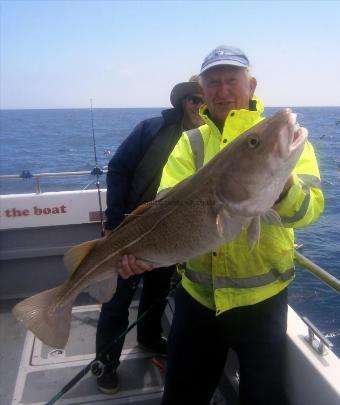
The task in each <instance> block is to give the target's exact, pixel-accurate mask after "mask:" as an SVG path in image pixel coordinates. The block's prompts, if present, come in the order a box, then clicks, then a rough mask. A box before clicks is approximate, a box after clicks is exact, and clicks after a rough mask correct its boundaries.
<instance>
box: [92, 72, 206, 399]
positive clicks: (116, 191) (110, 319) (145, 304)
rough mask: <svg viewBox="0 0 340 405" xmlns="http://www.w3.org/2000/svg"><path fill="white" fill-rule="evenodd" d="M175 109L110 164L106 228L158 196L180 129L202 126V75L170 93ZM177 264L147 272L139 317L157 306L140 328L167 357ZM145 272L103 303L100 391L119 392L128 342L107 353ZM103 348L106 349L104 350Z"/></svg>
mask: <svg viewBox="0 0 340 405" xmlns="http://www.w3.org/2000/svg"><path fill="white" fill-rule="evenodd" d="M170 101H171V104H172V105H173V107H174V108H171V109H167V110H164V111H163V112H162V116H161V117H155V118H151V119H146V120H144V121H142V122H140V123H139V124H138V125H137V126H136V128H135V129H134V130H133V131H132V133H131V134H130V136H129V137H128V138H126V140H125V141H124V142H123V143H122V144H121V145H120V147H119V148H118V150H117V152H116V154H115V156H114V157H113V158H112V159H111V161H110V163H109V170H108V173H107V210H106V217H107V221H106V224H105V226H106V229H107V232H110V231H111V230H112V229H114V228H115V227H116V226H118V225H119V224H120V222H121V221H122V220H123V219H124V217H125V215H126V214H128V213H130V212H131V211H133V210H134V208H136V206H138V205H139V204H142V203H143V202H146V201H149V200H152V199H154V197H155V195H156V192H157V189H158V186H159V182H160V178H161V174H162V169H163V166H164V164H165V163H166V161H167V159H168V156H169V154H170V152H171V151H172V149H173V147H174V146H175V145H176V143H177V141H178V139H179V137H180V136H181V133H182V132H183V131H184V130H190V129H192V128H196V127H198V126H199V125H201V124H203V121H202V119H201V117H200V116H199V114H198V110H199V107H200V106H201V104H202V102H203V99H202V94H201V89H200V86H199V83H198V77H197V76H192V77H191V78H190V80H189V81H188V82H182V83H178V84H176V85H175V86H174V88H173V89H172V91H171V94H170ZM173 270H174V267H173V266H172V267H169V268H163V269H156V270H155V271H153V272H151V273H146V274H145V275H143V276H142V277H143V288H142V292H141V298H140V304H139V310H138V315H139V316H140V315H141V314H143V313H144V312H145V311H146V310H148V309H149V308H150V307H151V306H152V305H153V307H152V310H150V311H148V313H147V315H146V316H144V317H143V318H142V319H141V321H140V322H139V323H138V326H137V340H138V343H139V345H140V347H141V348H143V349H145V350H148V351H151V352H155V353H158V354H160V355H166V339H165V338H164V337H162V336H161V334H162V325H161V317H162V314H163V311H164V308H165V305H166V297H165V296H164V297H163V299H159V298H160V296H161V295H162V294H164V292H165V291H166V290H167V289H168V288H169V286H170V278H171V276H172V273H173ZM140 278H141V276H138V275H136V276H134V277H131V278H129V279H128V280H124V279H123V278H121V277H119V278H118V285H117V290H116V292H115V294H114V296H113V298H112V299H111V301H109V302H107V303H105V304H103V306H102V309H101V313H100V317H99V321H98V328H97V337H96V351H97V356H98V355H99V354H100V353H102V355H101V356H100V358H101V360H102V362H103V363H104V365H105V372H104V374H103V376H101V377H100V378H98V379H97V385H98V388H99V390H100V391H102V392H104V393H106V394H114V393H115V392H116V391H117V390H118V388H119V387H118V375H117V372H116V370H117V368H118V366H119V358H120V355H121V352H122V348H123V344H124V340H123V339H121V340H119V341H118V342H117V344H116V345H115V346H114V347H112V349H111V350H110V351H109V352H105V349H106V348H107V347H108V345H109V344H110V342H112V341H113V340H114V339H115V338H116V337H117V336H119V335H120V334H121V333H122V332H123V331H124V330H125V329H126V328H127V326H128V317H129V312H128V310H129V306H130V303H131V301H132V298H133V296H134V293H135V291H136V289H137V286H138V283H139V281H140ZM103 351H104V353H103Z"/></svg>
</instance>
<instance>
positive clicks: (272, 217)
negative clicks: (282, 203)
mask: <svg viewBox="0 0 340 405" xmlns="http://www.w3.org/2000/svg"><path fill="white" fill-rule="evenodd" d="M261 221H263V222H264V223H265V224H267V225H276V226H283V224H282V221H281V217H280V215H279V214H278V213H277V212H276V211H275V210H273V209H270V210H268V211H266V212H265V213H264V214H262V215H261Z"/></svg>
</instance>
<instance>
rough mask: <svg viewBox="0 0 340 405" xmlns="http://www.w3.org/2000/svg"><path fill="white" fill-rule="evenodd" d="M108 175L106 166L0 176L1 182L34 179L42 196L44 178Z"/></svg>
mask: <svg viewBox="0 0 340 405" xmlns="http://www.w3.org/2000/svg"><path fill="white" fill-rule="evenodd" d="M106 173H107V166H104V168H103V169H101V168H100V167H98V166H96V167H94V168H93V169H92V170H81V171H75V172H51V173H31V172H30V171H29V170H23V171H22V172H21V174H5V175H0V181H1V180H16V179H21V180H22V179H34V180H35V192H36V194H40V193H41V192H42V189H41V181H40V180H41V179H43V178H51V177H54V178H55V177H70V176H89V175H92V176H101V175H102V174H106ZM93 181H95V180H91V181H90V183H88V184H87V185H86V186H85V187H83V190H86V189H87V188H88V187H89V186H90V185H91V184H92V183H93Z"/></svg>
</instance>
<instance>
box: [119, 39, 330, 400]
mask: <svg viewBox="0 0 340 405" xmlns="http://www.w3.org/2000/svg"><path fill="white" fill-rule="evenodd" d="M200 83H201V86H202V89H203V95H204V100H205V103H206V105H205V106H203V107H201V109H200V114H201V116H202V118H203V119H204V121H205V125H203V126H201V127H200V128H199V130H198V131H196V132H192V131H191V132H189V133H184V134H183V135H182V137H181V138H180V140H179V142H178V144H177V145H176V147H175V148H174V150H173V152H172V153H171V155H170V157H169V160H168V162H167V164H166V165H165V167H164V169H163V175H162V179H161V185H160V189H159V191H160V192H162V190H163V191H164V190H166V189H169V188H171V187H173V186H175V185H176V184H177V183H178V182H180V181H182V180H183V179H184V178H186V177H188V176H190V175H192V174H193V173H194V172H195V171H196V170H197V169H199V167H200V165H202V164H206V163H207V162H208V161H209V160H210V159H211V158H212V157H214V156H215V155H216V154H217V153H218V152H219V151H220V150H221V149H222V148H224V147H228V145H229V144H230V142H232V141H233V139H235V138H236V137H238V136H239V135H240V134H241V133H243V132H244V131H246V130H248V129H249V128H251V127H253V126H254V125H255V124H257V123H258V122H259V121H261V120H262V119H263V117H262V116H261V114H262V112H263V107H262V103H261V101H260V100H259V99H257V98H255V97H254V91H255V88H256V80H255V78H254V77H252V76H251V75H250V73H249V61H248V58H247V57H246V55H245V54H244V53H243V52H242V51H241V50H240V49H238V48H234V47H230V46H220V47H218V48H216V49H214V50H213V51H212V52H211V53H210V54H209V55H208V56H207V57H206V58H205V60H204V62H203V64H202V67H201V71H200ZM197 145H199V146H197ZM240 186H241V185H240ZM273 208H274V209H275V210H276V211H277V212H278V214H279V215H280V216H281V219H282V222H283V224H284V226H285V227H284V228H282V227H277V226H273V225H268V224H263V225H262V231H261V237H260V241H259V244H258V245H257V246H255V247H254V249H253V250H252V251H249V247H248V245H247V242H246V239H245V238H244V234H243V233H241V234H240V235H239V236H237V237H236V239H235V240H233V241H232V242H229V243H227V244H225V245H223V246H221V247H220V248H218V249H216V250H215V251H213V252H208V253H206V254H204V255H202V256H200V257H196V258H194V259H191V260H189V261H188V263H187V264H186V268H185V270H182V286H181V287H180V288H179V289H178V291H177V294H176V310H175V314H174V319H173V323H172V328H171V332H170V336H169V347H168V367H167V372H166V378H165V387H164V395H163V401H162V405H170V404H171V405H181V404H183V405H184V404H195V405H207V404H208V403H209V401H210V399H211V397H212V395H213V393H214V390H215V389H216V386H217V384H218V382H219V379H220V377H221V374H222V372H223V368H224V365H225V362H226V358H227V354H228V351H229V349H230V348H232V349H234V350H235V352H236V353H237V355H238V358H239V362H240V386H239V393H240V403H241V404H242V405H274V404H275V405H278V404H288V401H287V399H286V398H285V395H284V392H283V389H282V370H283V362H284V353H285V337H286V326H287V287H288V285H289V284H290V282H291V281H292V280H293V278H294V264H293V251H292V246H293V238H294V234H293V229H292V228H296V227H302V226H306V225H308V224H310V223H311V222H313V221H315V220H316V219H317V218H318V217H319V215H320V213H321V212H322V210H323V195H322V191H321V189H320V175H319V170H318V166H317V162H316V159H315V155H314V151H313V147H312V146H311V144H310V143H308V142H307V143H306V145H305V148H304V151H303V153H302V156H301V158H300V160H299V162H298V163H297V165H296V167H295V169H294V172H293V174H292V175H291V176H290V178H289V179H288V180H287V183H286V185H285V187H284V189H283V190H282V193H281V195H280V198H279V199H278V201H277V202H276V204H275V205H274V207H273ZM207 237H209V235H207ZM145 270H150V267H149V266H148V265H147V264H146V263H143V262H140V261H138V260H136V259H135V258H134V257H130V256H127V257H124V259H123V267H122V270H121V274H122V275H123V276H124V277H126V276H129V275H130V274H135V273H139V272H142V271H145ZM273 276H274V279H273ZM207 280H211V281H207Z"/></svg>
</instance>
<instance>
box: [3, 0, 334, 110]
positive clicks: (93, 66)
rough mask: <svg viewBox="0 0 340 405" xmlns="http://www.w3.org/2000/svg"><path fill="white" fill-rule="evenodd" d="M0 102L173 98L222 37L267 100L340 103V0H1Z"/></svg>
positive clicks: (59, 104)
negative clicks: (243, 57)
mask: <svg viewBox="0 0 340 405" xmlns="http://www.w3.org/2000/svg"><path fill="white" fill-rule="evenodd" d="M0 5H1V10H0V12H1V32H0V34H1V44H0V45H1V49H0V52H1V54H0V56H1V59H0V69H1V70H0V85H1V90H0V103H1V108H2V109H22V108H88V107H89V103H90V99H92V102H93V106H94V107H95V108H102V107H103V108H112V107H167V106H169V105H170V101H169V94H170V91H171V89H172V87H173V86H174V85H175V84H176V83H178V82H182V81H187V80H188V79H189V77H190V76H191V75H192V74H194V73H198V72H199V70H200V66H201V64H202V62H203V59H204V58H205V57H206V56H207V55H208V53H209V52H210V51H211V50H213V49H214V48H215V47H216V46H218V45H222V44H227V45H233V46H237V47H239V48H241V49H242V50H243V51H244V52H245V53H246V54H247V56H248V57H249V59H250V62H251V65H252V74H253V75H254V76H255V77H256V78H257V81H258V87H257V90H256V95H257V96H260V97H261V98H263V100H264V104H265V105H266V106H289V107H294V106H339V105H340V79H339V76H340V23H339V21H340V1H337V0H335V1H274V0H273V1H256V0H253V1H213V0H211V1H203V0H201V1H181V0H177V1H176V0H173V1H161V0H154V1H146V0H145V1H143V0H141V1H132V0H131V1H129V0H126V1H109V0H107V1H101V0H96V1H90V0H89V1H85V0H73V1H71V0H58V1H57V0H56V1H54V0H45V1H38V0H36V1H35V0H1V1H0Z"/></svg>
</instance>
